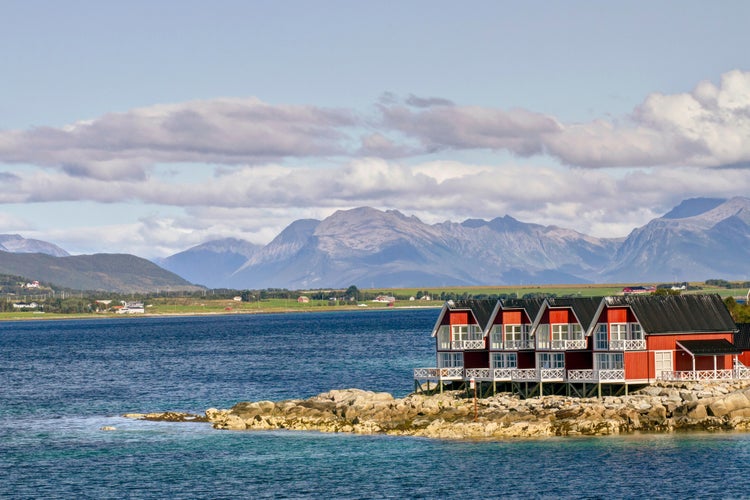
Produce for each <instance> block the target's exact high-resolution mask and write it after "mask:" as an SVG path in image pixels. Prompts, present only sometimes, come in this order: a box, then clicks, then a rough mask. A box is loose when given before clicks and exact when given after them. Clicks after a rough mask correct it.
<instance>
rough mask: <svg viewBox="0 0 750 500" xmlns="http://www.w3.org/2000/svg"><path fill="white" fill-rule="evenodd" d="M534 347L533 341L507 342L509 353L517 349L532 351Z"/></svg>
mask: <svg viewBox="0 0 750 500" xmlns="http://www.w3.org/2000/svg"><path fill="white" fill-rule="evenodd" d="M533 346H534V341H533V340H528V339H524V340H506V341H505V349H506V350H509V351H513V350H517V349H531V348H533Z"/></svg>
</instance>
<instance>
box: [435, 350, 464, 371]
mask: <svg viewBox="0 0 750 500" xmlns="http://www.w3.org/2000/svg"><path fill="white" fill-rule="evenodd" d="M463 366H464V353H462V352H440V353H438V368H463Z"/></svg>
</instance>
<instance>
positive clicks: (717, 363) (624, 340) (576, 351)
mask: <svg viewBox="0 0 750 500" xmlns="http://www.w3.org/2000/svg"><path fill="white" fill-rule="evenodd" d="M736 332H737V327H736V325H735V324H734V321H733V320H732V318H731V316H730V315H729V311H728V310H727V308H726V306H725V305H724V303H723V302H722V300H721V298H720V297H719V296H718V295H676V296H675V295H668V296H655V295H651V296H644V295H628V296H615V297H603V298H588V297H586V298H546V299H510V300H501V301H487V300H469V301H457V302H447V303H446V304H445V305H444V306H443V309H442V310H441V312H440V315H439V317H438V320H437V322H436V325H435V328H434V329H433V332H432V336H433V337H434V338H435V339H436V353H437V359H436V361H437V367H435V368H418V369H415V371H414V378H415V385H419V381H436V382H438V383H440V384H442V382H443V381H452V382H455V381H459V382H467V381H470V380H474V381H479V382H491V383H492V384H493V388H495V386H496V385H497V384H498V383H504V384H511V385H512V386H514V387H515V388H516V389H518V388H519V384H521V383H523V384H525V385H524V387H528V384H529V383H532V384H538V385H534V386H533V390H538V392H539V393H540V394H542V393H543V390H544V389H543V386H542V384H561V386H565V387H564V388H565V389H566V390H568V391H569V392H570V390H571V389H572V390H573V391H574V392H577V393H581V392H580V390H579V389H578V388H579V387H582V388H583V392H584V393H586V392H587V389H586V387H587V385H588V386H589V388H590V387H591V385H592V384H596V385H599V386H600V387H599V390H600V391H601V384H609V385H612V384H618V385H620V386H624V388H625V390H627V386H628V385H638V384H649V383H651V382H654V381H657V380H701V379H732V378H750V372H748V370H747V369H745V368H744V365H743V364H742V363H741V362H740V361H739V357H740V355H742V353H743V351H742V350H741V349H739V348H737V347H736V346H735V345H734V344H733V343H732V341H733V339H734V336H735V333H736ZM441 387H442V385H441ZM548 387H549V385H548ZM557 389H558V390H559V389H560V387H558V388H557ZM551 390H555V388H554V387H553V388H552V389H551Z"/></svg>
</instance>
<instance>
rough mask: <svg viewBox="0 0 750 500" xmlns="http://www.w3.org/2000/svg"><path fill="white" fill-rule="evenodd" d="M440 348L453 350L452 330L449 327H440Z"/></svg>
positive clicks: (438, 332) (438, 334)
mask: <svg viewBox="0 0 750 500" xmlns="http://www.w3.org/2000/svg"><path fill="white" fill-rule="evenodd" d="M437 338H438V348H439V349H450V348H451V329H450V326H449V325H440V327H439V328H438V331H437Z"/></svg>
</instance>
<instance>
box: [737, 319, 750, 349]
mask: <svg viewBox="0 0 750 500" xmlns="http://www.w3.org/2000/svg"><path fill="white" fill-rule="evenodd" d="M733 343H734V345H735V346H737V348H738V349H742V350H743V351H750V323H737V332H735V334H734V342H733Z"/></svg>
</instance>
